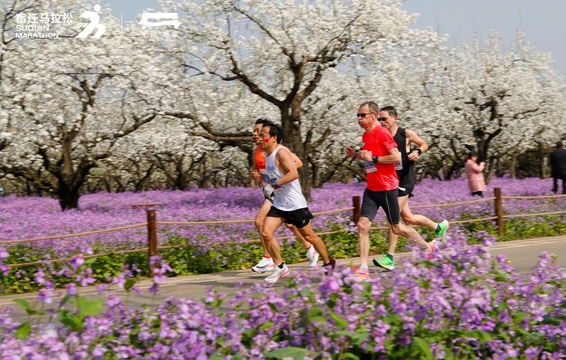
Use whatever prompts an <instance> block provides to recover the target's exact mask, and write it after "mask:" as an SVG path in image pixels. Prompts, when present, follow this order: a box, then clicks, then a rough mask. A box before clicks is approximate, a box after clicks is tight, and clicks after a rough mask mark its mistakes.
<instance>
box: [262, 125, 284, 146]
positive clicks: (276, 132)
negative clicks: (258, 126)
mask: <svg viewBox="0 0 566 360" xmlns="http://www.w3.org/2000/svg"><path fill="white" fill-rule="evenodd" d="M266 126H268V127H269V136H277V143H278V144H281V143H282V142H283V129H282V128H281V126H279V125H277V124H275V123H272V122H271V121H268V122H266V123H264V124H263V127H266Z"/></svg>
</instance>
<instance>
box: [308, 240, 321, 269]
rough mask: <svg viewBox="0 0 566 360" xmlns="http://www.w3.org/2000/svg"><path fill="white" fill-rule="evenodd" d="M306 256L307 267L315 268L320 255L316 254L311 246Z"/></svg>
mask: <svg viewBox="0 0 566 360" xmlns="http://www.w3.org/2000/svg"><path fill="white" fill-rule="evenodd" d="M307 256H308V257H309V266H310V267H315V266H316V263H317V262H318V258H319V257H320V255H319V254H318V252H316V250H315V249H314V246H312V245H311V247H310V248H309V249H308V250H307Z"/></svg>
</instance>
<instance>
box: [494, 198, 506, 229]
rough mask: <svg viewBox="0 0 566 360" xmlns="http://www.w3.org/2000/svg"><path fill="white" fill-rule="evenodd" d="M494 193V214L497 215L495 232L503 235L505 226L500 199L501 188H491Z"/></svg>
mask: <svg viewBox="0 0 566 360" xmlns="http://www.w3.org/2000/svg"><path fill="white" fill-rule="evenodd" d="M493 193H494V195H495V216H497V234H498V235H499V236H500V237H503V235H505V228H504V227H503V202H502V200H501V188H495V189H493Z"/></svg>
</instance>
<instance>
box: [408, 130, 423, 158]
mask: <svg viewBox="0 0 566 360" xmlns="http://www.w3.org/2000/svg"><path fill="white" fill-rule="evenodd" d="M405 135H406V137H407V143H408V144H409V145H410V144H411V143H412V144H415V145H417V147H418V149H419V150H420V153H419V151H417V150H415V151H411V152H410V153H409V154H408V157H409V160H411V161H417V160H419V156H420V155H421V154H422V153H424V152H425V151H427V150H428V144H427V143H426V141H424V140H423V139H422V138H421V137H420V136H419V135H417V133H416V132H415V131H413V130H411V129H406V130H405Z"/></svg>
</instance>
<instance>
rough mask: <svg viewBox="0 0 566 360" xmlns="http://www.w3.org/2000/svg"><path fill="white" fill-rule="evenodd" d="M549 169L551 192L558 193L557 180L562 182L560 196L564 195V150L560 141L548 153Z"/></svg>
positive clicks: (565, 185)
mask: <svg viewBox="0 0 566 360" xmlns="http://www.w3.org/2000/svg"><path fill="white" fill-rule="evenodd" d="M550 167H551V168H552V181H553V186H552V192H553V193H555V194H556V193H557V192H558V180H559V179H561V180H562V194H566V149H565V148H564V144H563V143H562V141H558V142H557V143H556V149H555V150H554V151H553V152H551V153H550Z"/></svg>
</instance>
